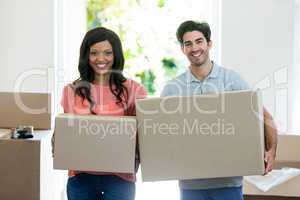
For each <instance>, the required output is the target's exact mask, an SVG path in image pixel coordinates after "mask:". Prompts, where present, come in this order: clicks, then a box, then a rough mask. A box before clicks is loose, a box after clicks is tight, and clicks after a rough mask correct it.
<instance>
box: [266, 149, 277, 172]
mask: <svg viewBox="0 0 300 200" xmlns="http://www.w3.org/2000/svg"><path fill="white" fill-rule="evenodd" d="M275 155H276V153H275V151H274V150H273V149H271V150H269V151H266V152H265V172H264V175H267V174H268V173H269V172H271V171H272V169H273V164H274V161H275Z"/></svg>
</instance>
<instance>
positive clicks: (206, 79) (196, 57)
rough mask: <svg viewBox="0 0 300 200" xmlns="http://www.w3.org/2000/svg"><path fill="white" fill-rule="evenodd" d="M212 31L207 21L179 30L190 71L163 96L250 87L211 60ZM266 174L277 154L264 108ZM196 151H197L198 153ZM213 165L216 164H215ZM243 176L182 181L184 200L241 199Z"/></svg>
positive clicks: (272, 126)
mask: <svg viewBox="0 0 300 200" xmlns="http://www.w3.org/2000/svg"><path fill="white" fill-rule="evenodd" d="M210 36H211V31H210V27H209V25H208V24H207V23H198V22H194V21H186V22H184V23H182V24H181V25H180V26H179V28H178V29H177V39H178V41H179V42H180V45H181V49H182V52H183V53H184V54H185V55H186V57H187V58H188V60H189V62H190V66H189V68H188V70H187V71H186V72H185V73H183V74H181V75H179V76H178V77H176V78H175V79H173V80H171V81H170V82H168V84H167V85H166V86H165V87H164V89H163V91H162V94H161V96H177V95H178V96H188V95H193V94H204V93H211V92H222V91H232V90H245V89H249V86H248V84H247V83H246V82H245V81H244V80H243V79H242V78H241V77H240V76H239V74H237V73H236V72H234V71H232V70H229V69H225V68H223V67H221V66H219V65H217V64H216V63H214V62H213V61H211V60H210V56H209V51H210V49H211V47H212V41H211V40H210ZM264 122H265V126H264V129H265V138H266V152H265V163H266V165H265V166H266V167H265V174H267V173H268V172H270V171H271V170H272V167H273V162H274V159H275V154H276V146H277V130H276V128H275V124H274V122H273V119H272V116H271V115H270V114H269V113H268V112H267V111H266V110H265V109H264ZM196 153H197V152H195V154H196ZM212 167H213V166H212ZM242 179H243V178H242V177H228V178H211V179H196V180H181V181H179V187H180V194H181V199H182V200H202V199H203V200H205V199H214V200H221V199H222V200H242V199H243V193H242Z"/></svg>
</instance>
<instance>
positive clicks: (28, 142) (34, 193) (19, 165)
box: [0, 92, 53, 200]
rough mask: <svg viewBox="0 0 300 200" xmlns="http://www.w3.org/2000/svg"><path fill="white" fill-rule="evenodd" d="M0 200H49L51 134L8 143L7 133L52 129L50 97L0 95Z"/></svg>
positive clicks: (44, 132) (38, 133) (41, 133)
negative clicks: (22, 128)
mask: <svg viewBox="0 0 300 200" xmlns="http://www.w3.org/2000/svg"><path fill="white" fill-rule="evenodd" d="M0 99H1V104H0V118H1V119H0V127H1V128H6V129H1V130H0V163H1V164H0V199H3V200H5V199H30V200H38V199H41V200H52V199H53V198H52V195H53V192H52V187H51V184H52V182H51V178H52V177H51V171H52V168H53V167H52V157H51V135H52V131H50V130H34V138H32V139H10V134H11V133H10V129H8V128H13V127H16V126H18V125H32V126H34V127H35V128H36V129H50V128H51V112H50V110H51V108H50V94H41V93H12V92H0Z"/></svg>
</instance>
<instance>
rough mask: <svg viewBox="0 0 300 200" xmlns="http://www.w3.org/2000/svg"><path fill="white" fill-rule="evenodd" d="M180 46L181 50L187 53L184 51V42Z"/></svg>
mask: <svg viewBox="0 0 300 200" xmlns="http://www.w3.org/2000/svg"><path fill="white" fill-rule="evenodd" d="M180 47H181V51H182V53H184V54H185V51H184V45H183V44H181V45H180Z"/></svg>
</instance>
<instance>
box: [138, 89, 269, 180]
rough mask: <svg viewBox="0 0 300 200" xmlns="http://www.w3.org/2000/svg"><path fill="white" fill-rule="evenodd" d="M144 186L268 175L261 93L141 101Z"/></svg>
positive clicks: (139, 126)
mask: <svg viewBox="0 0 300 200" xmlns="http://www.w3.org/2000/svg"><path fill="white" fill-rule="evenodd" d="M136 108H137V120H138V134H139V149H140V157H141V169H142V178H143V180H144V181H160V180H178V179H197V178H215V177H229V176H243V175H255V174H263V172H264V162H263V155H264V136H263V121H262V118H261V117H262V112H263V107H262V101H261V97H260V93H259V92H252V91H239V92H226V93H221V94H217V95H216V94H210V95H199V96H190V97H163V98H151V99H143V100H138V101H137V104H136Z"/></svg>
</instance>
